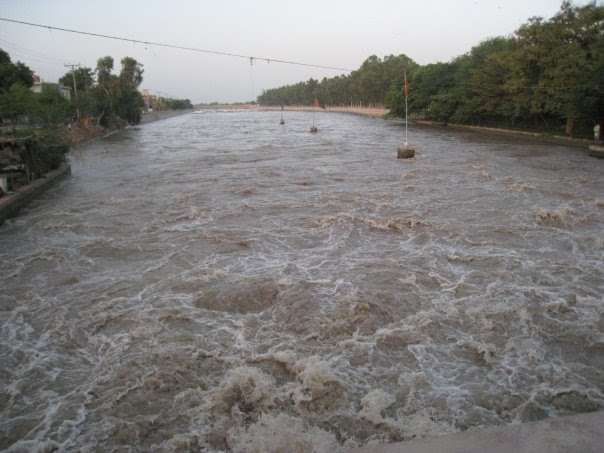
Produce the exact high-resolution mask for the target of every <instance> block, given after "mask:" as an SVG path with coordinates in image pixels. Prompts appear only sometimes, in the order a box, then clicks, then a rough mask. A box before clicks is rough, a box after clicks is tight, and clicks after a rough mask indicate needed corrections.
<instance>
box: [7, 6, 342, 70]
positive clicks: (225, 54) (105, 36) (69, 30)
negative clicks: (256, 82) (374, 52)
mask: <svg viewBox="0 0 604 453" xmlns="http://www.w3.org/2000/svg"><path fill="white" fill-rule="evenodd" d="M0 20H2V21H4V22H11V23H13V24H21V25H28V26H30V27H39V28H47V29H48V30H50V31H51V32H52V30H58V31H63V32H66V33H76V34H79V35H87V36H95V37H97V38H106V39H114V40H117V41H125V42H131V43H137V42H138V43H141V44H150V45H154V46H158V47H168V48H171V49H179V50H189V51H192V52H202V53H209V54H214V55H223V56H227V57H237V58H246V59H247V58H250V59H252V58H253V59H255V60H262V61H266V62H269V61H272V62H275V63H283V64H291V65H297V66H306V67H310V68H321V69H333V70H335V71H344V72H352V71H353V69H346V68H337V67H334V66H323V65H317V64H310V63H301V62H299V61H289V60H278V59H275V58H265V57H250V56H249V55H240V54H236V53H229V52H220V51H217V50H208V49H198V48H195V47H186V46H179V45H175V44H165V43H160V42H153V41H142V40H138V39H131V38H123V37H121V36H112V35H105V34H101V33H92V32H87V31H81V30H72V29H69V28H60V27H53V26H50V25H42V24H34V23H32V22H24V21H21V20H14V19H6V18H4V17H0Z"/></svg>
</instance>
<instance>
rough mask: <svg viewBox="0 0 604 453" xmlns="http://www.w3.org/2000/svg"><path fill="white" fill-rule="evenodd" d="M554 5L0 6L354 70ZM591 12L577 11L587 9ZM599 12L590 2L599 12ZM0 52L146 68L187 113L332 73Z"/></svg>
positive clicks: (150, 56) (315, 0)
mask: <svg viewBox="0 0 604 453" xmlns="http://www.w3.org/2000/svg"><path fill="white" fill-rule="evenodd" d="M560 3H561V1H560V0H398V1H397V0H371V1H369V0H364V1H358V0H321V1H319V0H306V1H300V0H298V1H289V0H281V1H276V0H275V1H273V0H247V1H246V0H215V1H209V0H198V1H193V0H172V1H159V0H146V1H143V0H121V1H116V0H105V1H102V2H101V1H94V2H93V1H87V0H79V1H76V0H53V1H44V0H0V17H3V18H7V19H15V20H20V21H25V22H32V23H37V24H42V25H49V26H52V27H60V28H68V29H74V30H80V31H86V32H92V33H98V34H106V35H114V36H120V37H125V38H131V39H136V40H141V41H150V42H159V43H166V44H174V45H179V46H185V47H193V48H200V49H207V50H215V51H220V52H228V53H235V54H240V55H249V56H257V57H266V58H272V59H280V60H290V61H298V62H303V63H310V64H316V65H324V66H334V67H338V68H347V69H357V68H358V67H359V66H360V65H361V64H362V63H363V61H364V60H365V59H366V58H367V57H369V56H370V55H373V54H375V55H377V56H379V57H383V56H384V55H390V54H394V55H398V54H401V53H404V54H406V55H408V56H409V57H411V58H412V59H413V60H415V61H416V62H417V63H420V64H427V63H434V62H437V61H449V60H450V59H452V58H454V57H456V56H458V55H461V54H463V53H465V52H468V51H469V50H470V49H471V48H472V46H474V45H476V44H478V43H480V42H481V41H483V40H484V39H486V38H489V37H493V36H507V35H510V34H511V33H513V32H514V30H516V29H517V28H518V27H519V26H520V25H521V24H523V23H525V22H526V21H527V19H528V18H530V17H533V16H540V17H544V18H550V17H551V16H553V15H554V14H555V13H556V12H557V11H558V10H559V9H560ZM588 3H591V2H590V1H580V0H576V1H575V2H574V4H576V5H585V4H588ZM601 4H602V1H601V0H599V1H598V5H601ZM0 48H2V49H4V50H6V51H7V52H8V53H9V54H10V56H11V58H12V60H13V61H22V62H23V63H25V64H27V65H28V66H29V67H30V68H31V69H33V70H34V71H35V72H36V73H37V74H39V75H40V76H41V77H42V78H43V79H44V80H46V81H49V82H53V81H56V80H57V79H58V78H59V77H60V76H62V75H63V74H64V73H65V72H66V68H65V67H64V66H63V65H64V64H65V63H80V64H82V65H84V66H89V67H91V68H94V67H95V66H96V61H97V60H98V59H99V58H100V57H103V56H105V55H110V56H112V57H113V58H114V59H115V61H116V71H119V66H120V65H119V61H120V60H121V58H123V57H124V56H130V57H133V58H135V59H136V60H138V61H139V62H140V63H142V64H143V65H144V69H145V73H144V81H143V83H142V85H141V88H148V89H149V90H151V91H152V92H154V93H158V92H159V93H161V94H162V95H169V96H172V97H179V98H188V99H190V100H191V101H192V102H194V103H197V102H212V101H219V102H236V101H248V100H251V99H252V98H253V97H255V96H257V95H259V94H260V93H261V92H262V90H263V89H268V88H274V87H277V86H281V85H286V84H293V83H297V82H300V81H303V80H308V79H309V78H310V77H313V78H315V79H319V80H320V79H322V78H323V77H332V76H335V75H338V74H341V73H342V71H334V70H325V69H318V68H308V67H303V66H292V65H285V64H280V63H275V62H271V63H267V62H266V61H254V64H253V65H250V61H249V60H248V59H244V58H234V57H227V56H220V55H211V54H205V53H198V52H190V51H184V50H176V49H167V48H162V47H157V46H153V45H144V44H133V43H126V42H120V41H113V40H108V39H103V38H98V37H89V36H83V35H76V34H72V33H66V32H62V31H57V30H48V29H44V28H35V27H31V26H26V25H18V24H13V23H7V22H4V21H0Z"/></svg>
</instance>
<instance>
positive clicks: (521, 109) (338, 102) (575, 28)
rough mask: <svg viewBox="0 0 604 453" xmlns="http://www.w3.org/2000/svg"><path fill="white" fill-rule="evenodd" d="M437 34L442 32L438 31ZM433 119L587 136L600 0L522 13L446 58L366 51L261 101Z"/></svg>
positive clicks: (603, 81) (600, 42)
mask: <svg viewBox="0 0 604 453" xmlns="http://www.w3.org/2000/svg"><path fill="white" fill-rule="evenodd" d="M443 39H446V37H443ZM405 71H406V73H407V78H408V81H409V97H408V109H409V114H410V115H411V116H412V117H415V118H417V119H426V120H431V121H436V122H440V123H445V124H446V123H449V122H451V123H458V124H467V125H476V126H491V127H500V128H506V129H520V130H531V131H536V132H544V133H550V134H554V135H557V134H566V135H568V136H573V137H591V136H593V135H592V131H593V128H594V125H595V124H599V123H602V122H604V7H602V6H597V5H596V3H595V2H594V3H592V4H589V5H587V6H582V7H576V6H573V5H572V4H571V3H570V2H568V1H564V2H563V3H562V5H561V7H560V10H559V11H558V13H557V14H556V15H554V16H553V17H552V18H550V19H548V20H544V19H542V18H538V17H535V18H531V19H529V20H528V22H527V23H525V24H523V25H522V26H520V27H519V28H518V29H517V30H516V31H515V32H514V34H513V35H511V36H508V37H495V38H490V39H487V40H485V41H483V42H482V43H480V44H478V45H477V46H475V47H474V48H472V49H471V50H470V51H469V52H468V53H465V54H463V55H460V56H458V57H456V58H454V59H452V60H451V61H449V62H445V63H442V62H439V63H432V64H427V65H423V66H421V65H419V64H417V63H415V62H414V61H413V60H412V59H411V58H409V57H408V56H406V55H403V54H401V55H397V56H394V55H390V56H386V57H384V58H383V59H381V58H379V57H377V56H375V55H372V56H370V57H369V58H367V59H366V60H365V62H363V64H362V65H361V67H360V68H359V69H358V70H356V71H353V72H352V73H350V74H349V75H340V76H337V77H332V78H324V79H323V80H321V81H318V80H314V79H312V78H311V79H310V80H308V81H306V82H300V83H297V84H294V85H288V86H284V87H279V88H275V89H270V90H265V91H264V92H263V93H262V94H261V95H260V96H259V97H258V99H257V100H258V102H259V103H260V104H263V105H277V106H278V105H311V104H312V102H313V100H314V99H319V101H320V102H321V104H324V105H331V106H345V105H364V106H370V105H379V106H385V107H387V108H389V109H390V113H391V114H392V115H393V116H404V114H405V105H404V101H405V100H404V94H403V90H402V87H403V83H404V73H405Z"/></svg>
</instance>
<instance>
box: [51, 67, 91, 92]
mask: <svg viewBox="0 0 604 453" xmlns="http://www.w3.org/2000/svg"><path fill="white" fill-rule="evenodd" d="M74 77H75V85H76V90H77V91H78V95H79V94H80V92H84V91H88V90H90V88H92V85H93V84H94V71H93V70H92V69H90V68H87V67H81V68H77V69H75V70H74V71H73V72H72V71H69V72H66V73H65V75H63V77H61V78H60V79H59V83H60V84H61V85H65V86H66V87H70V88H71V89H72V91H73V79H74Z"/></svg>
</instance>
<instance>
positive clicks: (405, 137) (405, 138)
mask: <svg viewBox="0 0 604 453" xmlns="http://www.w3.org/2000/svg"><path fill="white" fill-rule="evenodd" d="M405 146H407V96H405Z"/></svg>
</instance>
